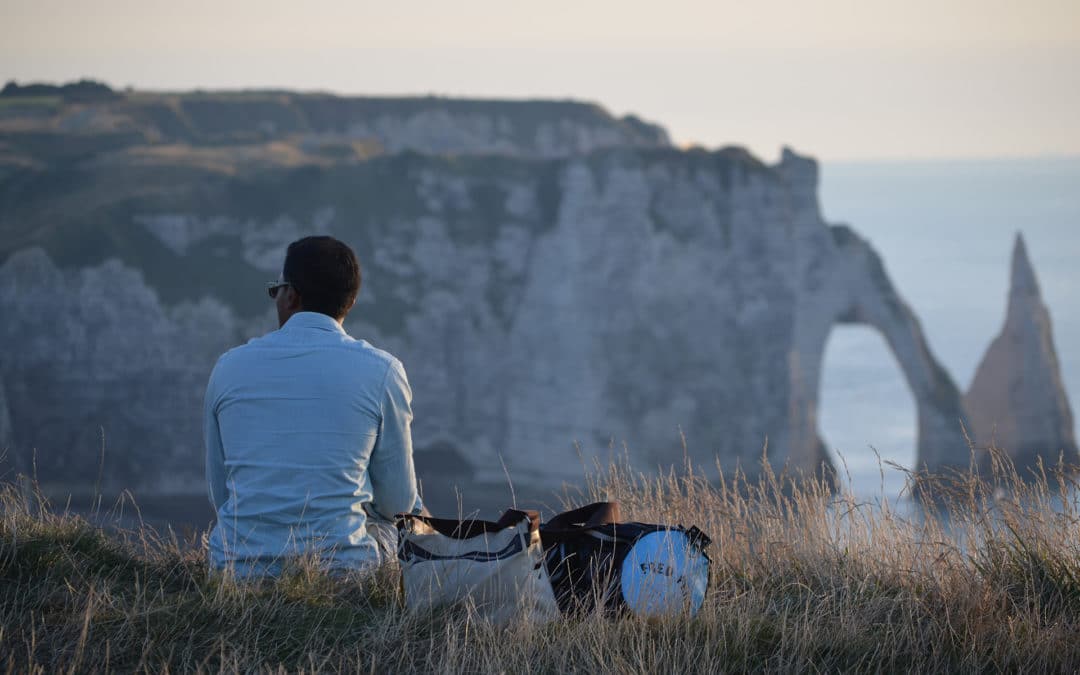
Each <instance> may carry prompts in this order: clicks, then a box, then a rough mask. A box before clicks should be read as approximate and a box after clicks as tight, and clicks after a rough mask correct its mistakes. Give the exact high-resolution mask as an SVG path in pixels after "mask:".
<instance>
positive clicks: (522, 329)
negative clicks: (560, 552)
mask: <svg viewBox="0 0 1080 675" xmlns="http://www.w3.org/2000/svg"><path fill="white" fill-rule="evenodd" d="M436 135H437V134H436ZM534 150H535V148H534ZM185 152H187V151H185ZM139 153H141V154H139ZM139 153H135V152H133V151H131V150H130V149H126V150H122V151H116V152H111V153H104V154H103V153H94V154H92V155H91V156H89V157H88V158H83V159H78V160H76V159H70V158H68V159H65V160H63V161H61V162H52V163H49V162H44V161H43V162H40V163H39V164H37V165H33V166H29V167H21V168H18V169H12V171H13V173H12V174H10V175H9V177H8V178H7V179H5V180H4V181H3V183H0V227H2V228H3V232H4V233H5V234H7V235H8V236H6V237H5V238H4V242H5V244H4V248H3V249H2V252H3V260H4V262H3V265H2V266H0V311H3V312H4V315H5V316H6V317H11V321H8V322H6V323H5V325H3V326H2V327H0V331H2V332H3V333H2V334H3V339H4V344H5V346H6V349H5V350H4V353H3V355H0V375H2V379H3V381H4V382H5V383H7V385H8V395H9V399H10V400H9V405H10V406H11V410H12V418H13V420H14V438H15V445H16V447H17V448H19V449H20V451H28V450H29V449H30V448H39V450H40V451H41V452H39V459H38V464H39V470H42V469H41V465H42V462H43V461H51V462H53V469H52V470H54V471H55V472H57V475H73V474H72V472H73V471H75V470H76V467H84V465H85V464H87V462H93V463H95V465H96V461H97V455H98V451H99V448H100V444H101V438H100V436H101V429H102V428H104V432H105V437H106V445H107V447H108V452H109V453H110V456H111V457H113V458H114V459H113V460H112V461H113V463H112V464H110V472H109V475H110V476H117V475H121V474H118V473H114V470H115V467H116V464H117V462H119V463H120V464H122V466H123V467H125V469H124V470H125V471H126V472H127V473H126V474H122V475H123V480H125V481H128V482H130V481H131V480H160V479H161V478H162V477H163V476H171V477H174V478H175V477H178V476H180V477H182V476H188V477H190V481H191V482H192V484H198V476H199V475H200V473H201V470H202V460H201V456H202V454H201V453H202V450H201V437H200V433H199V428H200V424H201V421H200V414H201V396H202V390H203V387H204V385H205V381H206V377H207V375H208V374H209V370H210V368H211V367H212V365H213V363H214V360H215V359H216V357H217V355H218V354H220V353H221V352H222V351H223V350H224V349H226V348H227V347H228V346H230V345H232V344H235V343H238V342H240V341H242V340H243V339H246V338H248V337H251V336H253V335H257V334H259V333H261V332H264V331H266V330H270V329H272V328H273V327H274V322H273V310H272V306H271V304H270V303H269V301H268V300H267V299H266V297H265V291H264V284H265V281H266V280H269V279H272V278H274V277H275V276H276V275H277V273H278V270H279V269H280V265H281V262H282V256H283V254H284V249H285V246H286V245H287V244H288V243H289V242H290V241H292V240H293V239H295V238H297V237H299V236H302V235H304V234H310V233H330V234H333V235H335V236H338V237H340V238H341V239H343V240H345V241H346V242H348V243H349V244H351V245H352V246H353V247H354V248H355V249H356V250H357V252H358V255H359V256H360V259H361V263H362V264H363V266H364V278H365V286H364V288H363V290H362V292H361V296H360V299H359V302H358V304H357V306H356V308H355V309H354V311H353V313H352V314H351V315H350V317H349V320H348V321H347V324H346V327H347V328H348V330H349V331H350V332H351V333H352V334H354V335H357V336H360V337H364V338H366V339H368V340H370V341H371V342H373V343H374V344H376V345H378V346H380V347H383V348H386V349H389V350H390V351H392V352H394V353H395V354H397V355H398V356H399V357H400V358H401V359H402V361H403V362H404V363H405V366H406V368H407V370H408V372H409V376H410V380H411V382H412V385H413V389H414V392H415V412H416V422H415V427H414V434H415V441H416V445H417V447H418V448H419V449H420V453H419V458H418V463H419V464H421V466H422V465H423V463H424V462H425V461H431V462H436V461H438V460H439V459H440V457H443V458H445V455H452V456H454V457H463V458H464V461H465V462H467V464H468V466H467V467H457V468H459V469H460V470H461V472H462V473H463V474H471V475H473V476H474V477H479V478H486V479H495V480H501V479H502V475H503V469H502V464H503V463H504V462H505V464H506V466H507V467H508V468H509V470H510V471H511V474H512V475H513V476H514V478H515V480H516V481H519V482H529V483H530V484H533V485H556V484H558V482H560V481H562V480H573V479H576V478H578V477H580V476H581V474H582V461H583V460H584V461H585V462H586V463H588V462H589V461H590V460H591V459H592V458H599V459H606V458H607V457H608V456H609V455H610V453H611V451H612V446H615V448H617V449H618V450H619V451H621V447H622V444H623V442H625V443H626V447H627V449H628V453H629V457H630V459H631V461H632V462H633V463H635V464H636V465H637V466H638V467H640V468H643V469H647V470H648V469H654V468H655V467H657V466H667V465H672V464H676V465H678V464H681V463H682V461H683V450H682V445H681V440H680V430H681V432H682V433H683V434H684V435H685V438H686V446H687V451H688V452H689V453H690V458H691V459H692V460H693V461H694V462H695V463H696V464H697V465H698V466H700V467H702V468H704V469H705V470H706V471H709V470H711V469H712V467H715V465H716V462H715V460H716V459H717V458H719V460H720V464H721V465H722V466H723V467H725V468H726V469H733V468H734V467H735V466H741V467H742V468H743V469H744V470H747V471H748V472H750V473H754V472H756V470H757V468H758V467H759V462H760V459H761V455H762V449H763V446H764V444H765V442H766V439H768V453H769V458H770V460H771V461H772V462H773V463H774V464H776V465H781V464H788V465H790V466H793V467H795V468H798V469H802V470H805V471H818V470H820V469H821V467H822V463H823V462H824V463H827V461H828V460H827V457H826V455H825V453H824V449H823V444H822V442H821V440H820V438H819V435H818V431H817V422H816V408H817V392H818V388H819V382H820V370H821V362H822V358H823V354H824V347H825V342H826V340H827V337H828V334H829V330H830V329H831V327H832V326H833V325H834V324H836V323H842V322H859V323H866V324H869V325H872V326H874V327H876V328H877V329H879V330H881V331H882V333H883V334H884V335H885V337H886V339H887V341H888V342H889V344H890V345H891V346H892V348H893V350H894V352H895V354H896V356H897V359H898V361H899V363H900V365H901V368H902V369H903V371H904V373H905V375H906V377H907V379H908V381H909V383H910V384H911V386H912V389H913V392H914V394H915V398H916V401H917V403H918V414H919V461H920V462H921V463H924V464H926V465H928V466H929V467H930V468H931V469H940V468H942V467H946V466H951V465H965V466H966V464H967V458H968V452H967V448H966V445H965V444H964V442H963V439H962V438H961V436H960V427H959V423H958V422H959V418H960V417H961V412H962V409H961V402H960V397H959V394H958V392H957V390H956V388H955V386H954V385H953V383H952V381H951V379H950V378H949V376H948V375H947V374H946V373H945V372H944V371H943V370H942V368H941V367H940V366H939V365H938V364H937V362H936V361H935V359H934V358H933V356H932V354H931V353H930V350H929V348H928V347H927V344H926V341H925V339H924V338H923V336H922V332H921V330H920V327H919V324H918V322H917V320H916V319H915V317H914V315H913V313H912V312H911V310H910V309H909V308H908V307H907V306H906V305H905V304H904V302H903V301H902V299H901V298H900V297H899V296H898V294H897V293H896V291H895V289H894V288H893V287H892V285H891V283H890V282H889V279H888V277H887V275H886V273H885V271H884V267H883V265H882V262H881V260H880V258H879V257H878V256H877V255H876V253H874V251H873V250H872V249H871V247H870V246H869V244H868V243H867V242H865V241H864V240H862V239H861V238H859V237H858V236H857V235H856V234H855V233H854V232H853V231H852V230H851V229H849V228H847V227H842V226H835V227H830V226H829V225H828V224H826V223H824V222H823V221H822V219H821V216H820V212H819V209H818V203H817V197H816V189H817V167H816V164H815V163H814V162H813V161H812V160H809V159H807V158H803V157H799V156H797V155H795V154H794V153H791V152H785V154H784V157H783V159H782V161H781V162H780V163H779V164H777V165H775V166H769V165H765V164H763V163H761V162H759V161H758V160H756V159H754V158H753V157H751V156H749V155H748V154H746V153H745V152H743V151H741V150H738V149H726V150H720V151H716V152H705V151H701V150H691V151H680V150H675V149H671V148H647V147H640V146H635V145H634V144H630V147H626V146H621V147H613V148H608V149H604V150H593V151H592V152H589V153H588V154H570V155H569V156H559V157H550V156H549V155H552V154H557V153H547V152H541V151H530V153H531V154H528V155H515V154H503V155H501V156H491V155H488V156H457V157H454V156H446V155H435V154H426V155H419V154H415V153H411V152H405V153H396V154H385V155H382V156H374V157H372V158H369V159H367V160H365V161H354V160H353V159H350V160H348V161H310V162H309V161H304V162H299V163H296V162H291V161H288V162H279V163H276V164H275V163H274V162H273V161H269V160H268V163H267V164H266V165H264V166H261V167H259V168H258V169H250V168H249V169H244V168H243V167H240V168H239V169H238V168H237V166H235V165H233V164H219V163H215V162H211V161H202V160H199V161H193V160H192V158H191V156H190V154H184V153H180V154H176V153H174V154H170V153H167V152H162V151H161V148H160V147H157V146H152V147H148V148H145V149H142V150H139ZM136 155H138V156H140V157H142V158H143V159H141V160H138V161H136V160H135V159H134V157H135V156H136ZM150 156H152V157H153V159H152V161H151V160H147V159H146V157H150ZM201 157H203V158H204V159H205V156H201ZM46 449H48V450H47V453H46ZM453 450H456V451H457V452H453ZM43 456H45V458H46V459H42V457H43ZM116 458H119V459H116ZM78 470H85V469H82V468H80V469H78ZM127 476H130V478H129V477H127Z"/></svg>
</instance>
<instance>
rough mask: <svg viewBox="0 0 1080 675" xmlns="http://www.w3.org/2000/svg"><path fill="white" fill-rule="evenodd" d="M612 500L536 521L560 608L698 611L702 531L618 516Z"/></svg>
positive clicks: (703, 581) (703, 568) (702, 586)
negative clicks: (621, 520) (638, 521)
mask: <svg viewBox="0 0 1080 675" xmlns="http://www.w3.org/2000/svg"><path fill="white" fill-rule="evenodd" d="M619 520H620V516H619V505H618V503H616V502H597V503H595V504H590V505H588V506H584V507H582V508H580V509H574V510H573V511H567V512H565V513H560V514H559V515H557V516H555V517H554V518H552V519H551V520H549V521H548V522H546V523H544V524H543V525H541V526H540V538H541V541H542V542H543V545H544V564H545V566H546V567H547V571H548V577H549V578H550V579H551V586H552V589H553V590H554V591H555V599H556V600H557V601H558V603H559V609H561V610H562V611H563V613H564V614H579V613H582V612H590V611H593V610H595V609H597V608H599V609H600V610H601V611H603V612H604V613H605V614H618V613H620V612H626V611H629V612H632V613H633V614H636V615H639V616H658V615H663V614H673V613H679V612H689V613H690V614H691V615H692V614H695V613H697V611H698V610H699V609H701V605H702V603H703V602H704V601H705V592H706V590H707V589H708V586H709V564H710V561H709V556H708V555H707V554H706V553H705V548H706V547H707V546H708V545H709V544H710V543H711V540H710V539H709V537H708V536H706V535H705V533H703V532H702V531H701V530H699V529H698V528H696V527H691V528H689V529H686V528H684V527H682V526H672V525H653V524H649V523H637V522H629V523H621V522H619Z"/></svg>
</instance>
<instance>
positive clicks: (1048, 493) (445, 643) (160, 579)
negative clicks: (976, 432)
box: [0, 457, 1080, 672]
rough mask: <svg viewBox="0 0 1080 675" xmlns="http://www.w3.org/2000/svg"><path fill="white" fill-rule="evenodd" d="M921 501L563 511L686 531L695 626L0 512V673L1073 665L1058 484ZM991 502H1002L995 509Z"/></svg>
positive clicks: (763, 497) (769, 494) (683, 501)
mask: <svg viewBox="0 0 1080 675" xmlns="http://www.w3.org/2000/svg"><path fill="white" fill-rule="evenodd" d="M998 460H999V462H998V464H997V466H996V473H995V476H994V479H993V480H992V481H991V482H990V483H978V482H976V481H972V480H967V479H963V478H957V479H956V480H954V481H950V482H947V483H942V484H940V485H938V488H939V489H940V490H941V493H940V498H941V500H942V503H943V504H944V505H945V506H944V510H943V511H941V512H939V513H938V514H936V515H934V514H928V515H925V516H924V517H920V518H915V519H910V520H908V519H905V518H902V517H900V516H899V515H897V514H896V513H894V512H892V511H889V510H888V509H887V508H886V509H884V510H881V511H877V512H874V509H873V507H871V505H868V504H860V503H857V502H855V501H853V500H851V499H849V498H839V497H830V496H829V495H828V492H827V491H826V490H825V489H824V488H823V487H822V486H814V485H806V484H805V483H803V484H802V485H803V487H801V488H793V487H792V485H791V484H790V483H789V482H788V481H787V479H785V478H784V477H778V476H766V477H765V478H764V479H763V480H762V481H761V482H760V483H757V484H753V485H747V484H745V483H741V484H738V482H737V481H736V483H737V484H738V487H737V488H716V487H712V486H710V485H709V484H708V483H706V482H704V481H702V480H700V479H699V478H697V477H695V476H694V475H693V473H692V472H691V473H690V474H689V475H686V476H683V477H674V476H669V477H666V478H660V479H656V478H645V477H642V476H637V475H632V474H629V473H627V472H626V471H623V470H621V469H619V468H611V469H609V470H607V471H605V472H603V473H601V474H598V476H597V477H595V479H594V480H593V481H592V482H591V484H590V487H589V489H588V492H587V493H585V494H581V495H576V497H574V498H573V499H572V500H571V501H576V502H580V501H584V500H588V499H593V498H612V499H618V500H620V501H621V502H622V503H623V505H624V513H626V514H628V516H629V517H632V518H635V519H640V520H649V521H662V522H674V523H683V524H687V525H689V524H691V523H693V524H697V525H699V526H701V527H702V528H703V529H704V530H705V531H707V532H708V533H709V534H710V535H712V536H713V538H714V542H715V543H714V544H713V546H712V548H711V555H712V559H713V572H712V584H711V587H710V594H709V597H708V599H707V600H706V604H705V606H704V608H703V609H702V611H701V613H700V614H699V615H698V616H697V617H695V618H693V619H688V618H686V617H671V618H669V619H665V620H657V621H643V620H637V619H623V620H619V621H605V620H603V619H600V618H596V617H592V618H587V619H584V620H577V621H563V622H556V623H554V624H551V625H547V626H530V625H512V626H509V627H507V628H502V629H500V628H494V627H492V626H490V625H487V624H485V623H483V622H481V621H478V620H476V619H475V618H474V617H472V616H471V615H470V614H469V612H468V611H467V610H465V609H463V608H450V609H448V610H445V611H442V612H440V613H437V614H434V615H409V614H407V613H406V612H404V611H403V610H402V609H401V608H400V607H399V605H398V600H397V597H396V577H395V571H394V570H393V569H392V568H389V567H388V568H386V569H383V570H381V571H380V573H379V574H378V575H376V576H375V577H373V578H369V579H364V580H357V581H353V582H342V581H334V580H332V579H330V578H328V577H327V576H325V575H323V574H321V573H320V572H318V571H317V570H315V569H312V568H310V567H298V568H297V569H296V570H295V571H294V572H293V573H292V574H291V575H289V576H287V577H285V578H283V579H281V580H279V581H277V582H273V583H268V584H265V585H262V586H241V585H237V584H236V583H234V582H230V581H228V580H224V579H221V578H215V577H213V576H211V575H209V574H208V571H207V568H206V565H205V563H204V562H203V559H204V553H205V551H204V547H203V545H202V544H201V542H200V541H198V540H197V539H190V540H183V539H178V538H176V537H175V536H161V535H158V534H155V533H153V532H151V531H149V530H142V531H129V532H124V533H119V534H106V533H105V532H103V531H102V530H100V529H97V528H95V527H93V526H91V525H89V524H88V523H87V522H85V521H83V520H81V519H79V518H76V517H71V516H65V515H58V514H56V513H54V512H50V511H49V510H47V509H44V508H41V505H39V504H33V505H32V506H31V507H28V506H27V503H26V499H25V498H24V496H20V494H19V493H18V492H17V491H15V490H14V489H8V490H7V491H5V492H4V493H3V512H2V520H0V608H2V609H0V615H2V616H0V660H2V661H3V663H2V664H0V665H2V666H3V668H4V669H5V670H11V669H14V670H17V671H43V672H56V671H61V670H68V671H79V670H82V671H98V670H106V671H107V670H118V671H154V672H161V671H165V670H185V671H186V670H195V669H199V670H215V671H216V670H226V671H240V670H243V671H249V670H279V669H284V670H289V671H337V670H342V671H350V672H356V671H371V672H399V671H406V670H420V671H453V672H457V671H469V672H561V671H568V670H574V671H618V672H681V671H692V672H720V671H805V670H813V671H818V670H828V671H832V670H854V671H890V672H898V671H940V672H944V671H949V672H955V671H1002V670H1004V671H1010V672H1018V671H1019V672H1028V671H1031V672H1048V671H1065V670H1074V669H1076V668H1077V667H1080V642H1078V641H1077V640H1076V636H1077V635H1078V634H1080V514H1078V513H1077V512H1076V511H1075V510H1074V509H1073V508H1072V507H1070V506H1069V504H1068V503H1067V504H1065V506H1064V508H1062V507H1061V505H1060V504H1058V505H1057V506H1055V503H1056V502H1057V501H1059V500H1058V497H1057V496H1056V495H1059V494H1060V493H1061V491H1062V490H1075V485H1074V484H1073V483H1071V482H1070V479H1069V478H1067V477H1065V476H1063V475H1058V474H1056V473H1053V472H1047V473H1046V474H1043V475H1041V477H1040V479H1039V480H1037V481H1036V482H1035V483H1034V484H1031V483H1027V484H1026V485H1022V484H1021V482H1020V480H1019V477H1018V476H1017V475H1016V473H1015V471H1013V470H1012V469H1011V467H1010V466H1008V465H1007V463H1005V462H1004V461H1003V460H1001V458H1000V457H998ZM994 495H997V496H996V497H995V496H994Z"/></svg>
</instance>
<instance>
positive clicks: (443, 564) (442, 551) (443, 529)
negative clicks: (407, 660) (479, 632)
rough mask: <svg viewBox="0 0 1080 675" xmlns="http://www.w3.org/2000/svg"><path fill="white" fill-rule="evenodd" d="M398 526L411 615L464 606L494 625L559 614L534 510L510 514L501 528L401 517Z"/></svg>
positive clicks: (475, 522)
mask: <svg viewBox="0 0 1080 675" xmlns="http://www.w3.org/2000/svg"><path fill="white" fill-rule="evenodd" d="M397 527H398V561H399V562H400V563H401V579H402V586H403V588H404V591H405V606H406V607H408V608H409V609H411V610H416V609H423V608H428V607H435V606H439V605H446V604H449V603H455V602H461V601H468V602H471V603H472V604H473V605H475V607H476V609H477V611H478V612H479V614H480V615H481V616H484V617H486V618H488V619H490V620H491V621H494V622H496V623H505V622H507V621H511V620H514V619H522V620H528V621H540V622H543V621H549V620H551V619H554V618H557V617H558V616H559V608H558V605H557V603H556V602H555V594H554V592H553V591H552V589H551V582H550V581H549V580H548V576H547V569H546V568H545V566H544V550H543V546H542V544H541V543H540V514H539V513H537V512H536V511H518V510H515V509H511V510H508V511H506V512H505V513H504V514H503V515H502V517H501V518H500V519H499V520H498V522H490V521H484V520H450V519H443V518H430V517H427V516H415V515H409V514H401V515H399V516H398V520H397Z"/></svg>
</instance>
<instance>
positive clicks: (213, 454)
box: [203, 361, 229, 512]
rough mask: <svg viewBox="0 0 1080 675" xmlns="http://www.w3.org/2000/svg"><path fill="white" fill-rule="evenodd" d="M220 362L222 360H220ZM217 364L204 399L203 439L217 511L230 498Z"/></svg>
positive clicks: (207, 477) (209, 481) (207, 481)
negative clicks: (219, 413) (219, 423)
mask: <svg viewBox="0 0 1080 675" xmlns="http://www.w3.org/2000/svg"><path fill="white" fill-rule="evenodd" d="M219 363H220V361H219ZM217 373H218V369H217V366H214V370H213V372H211V373H210V381H209V382H208V383H207V385H206V396H205V397H204V399H203V439H204V441H205V443H206V485H207V489H208V491H209V494H210V505H211V506H213V507H214V511H215V512H217V510H218V508H219V507H220V506H221V505H222V504H224V503H225V501H226V500H227V499H228V498H229V492H228V490H227V489H226V487H225V448H224V446H222V444H221V429H220V428H219V427H218V420H217V411H216V407H217V396H218V394H217V386H216V377H215V376H216V375H217Z"/></svg>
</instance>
